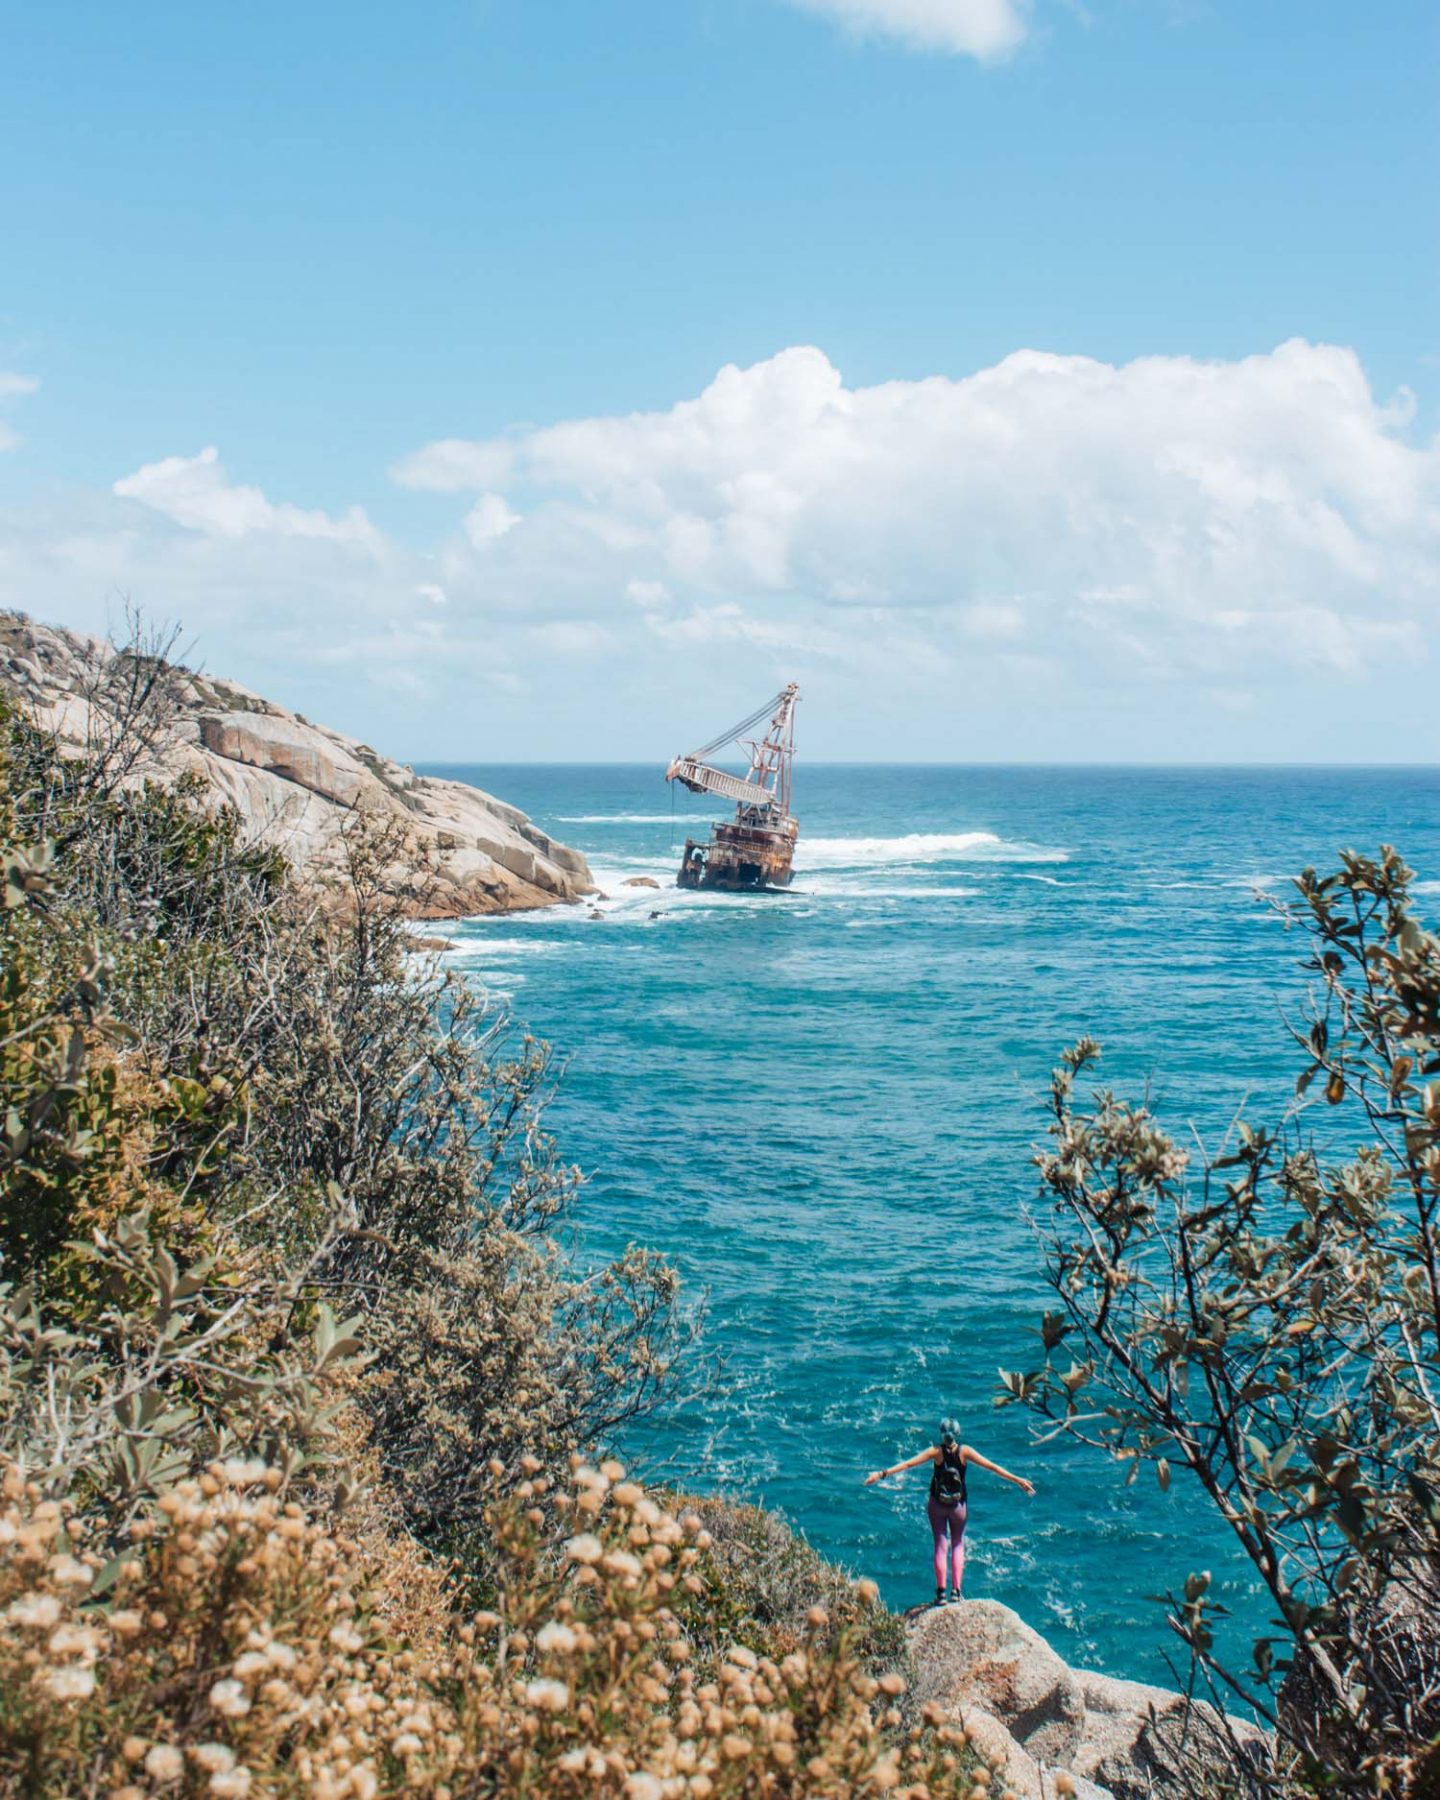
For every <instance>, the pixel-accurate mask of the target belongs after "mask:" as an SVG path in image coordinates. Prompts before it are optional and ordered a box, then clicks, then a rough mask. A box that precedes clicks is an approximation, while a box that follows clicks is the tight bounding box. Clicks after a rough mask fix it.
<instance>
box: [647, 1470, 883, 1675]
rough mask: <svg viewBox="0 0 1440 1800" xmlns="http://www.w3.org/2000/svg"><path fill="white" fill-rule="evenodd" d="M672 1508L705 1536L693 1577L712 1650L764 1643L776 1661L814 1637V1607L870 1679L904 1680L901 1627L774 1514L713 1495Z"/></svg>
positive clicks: (844, 1573)
mask: <svg viewBox="0 0 1440 1800" xmlns="http://www.w3.org/2000/svg"><path fill="white" fill-rule="evenodd" d="M674 1504H675V1505H677V1506H679V1507H681V1508H683V1509H684V1510H685V1511H686V1512H688V1513H692V1514H693V1515H694V1516H695V1517H696V1518H698V1519H699V1521H700V1523H701V1525H702V1527H703V1528H704V1530H705V1531H706V1532H707V1534H708V1536H709V1543H708V1545H707V1547H706V1552H705V1555H704V1557H703V1558H702V1559H701V1562H700V1564H699V1566H698V1567H697V1569H696V1573H697V1575H698V1576H699V1577H700V1579H701V1580H702V1581H703V1582H704V1583H705V1587H706V1592H707V1596H708V1598H707V1604H706V1608H705V1619H704V1629H705V1631H706V1632H707V1633H708V1634H709V1636H710V1638H711V1639H712V1640H713V1641H714V1642H715V1643H717V1644H718V1643H719V1642H721V1641H722V1640H725V1641H729V1640H733V1641H735V1642H737V1643H743V1644H751V1645H752V1646H753V1647H756V1648H758V1647H759V1646H760V1645H762V1644H763V1645H765V1646H766V1647H768V1649H769V1650H770V1652H771V1653H772V1654H775V1653H777V1652H778V1653H780V1654H783V1653H784V1652H785V1651H786V1650H788V1649H791V1648H795V1647H798V1646H799V1645H800V1644H801V1643H802V1642H803V1641H805V1640H806V1639H807V1638H809V1637H810V1636H811V1635H812V1634H813V1630H814V1627H813V1624H812V1623H811V1618H812V1615H813V1613H814V1611H815V1609H816V1608H817V1607H818V1608H820V1609H821V1610H822V1611H823V1612H824V1613H825V1615H826V1617H827V1618H828V1619H829V1620H830V1629H831V1630H844V1631H845V1632H846V1633H847V1635H848V1639H849V1642H850V1645H851V1647H852V1649H853V1650H854V1652H855V1654H856V1655H857V1656H858V1657H859V1658H860V1660H861V1661H862V1662H863V1664H864V1665H865V1667H866V1668H867V1669H868V1670H869V1671H870V1672H871V1673H872V1674H881V1673H885V1672H887V1671H890V1670H898V1671H899V1672H900V1673H901V1674H902V1675H908V1672H909V1656H908V1650H907V1645H906V1636H905V1626H904V1622H903V1621H902V1620H901V1619H900V1618H898V1617H897V1616H896V1615H895V1614H894V1613H892V1612H890V1611H889V1610H888V1609H887V1608H885V1607H883V1606H880V1605H877V1604H874V1603H869V1602H867V1601H866V1600H865V1599H864V1597H863V1596H862V1594H861V1592H860V1589H859V1587H858V1586H857V1585H856V1582H855V1581H854V1579H853V1578H852V1577H850V1576H849V1575H847V1574H846V1572H845V1571H844V1570H843V1569H840V1568H837V1567H836V1565H835V1564H834V1563H830V1562H827V1561H826V1560H825V1558H824V1557H823V1556H821V1555H820V1554H819V1552H818V1551H816V1550H815V1549H813V1548H812V1547H811V1546H810V1544H808V1543H807V1542H806V1540H805V1539H804V1538H803V1537H802V1536H801V1535H800V1534H799V1533H798V1532H796V1531H794V1530H792V1529H791V1527H790V1526H789V1525H788V1524H787V1523H786V1522H785V1520H784V1519H782V1518H780V1517H779V1516H778V1514H776V1513H773V1512H767V1511H766V1510H765V1509H764V1508H763V1507H759V1506H751V1505H749V1504H747V1503H745V1502H743V1501H736V1500H730V1499H726V1498H723V1497H721V1496H717V1495H710V1496H706V1497H704V1498H693V1497H686V1498H684V1499H678V1498H677V1499H676V1501H675V1502H674ZM867 1591H868V1590H867Z"/></svg>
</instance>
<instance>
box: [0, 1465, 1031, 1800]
mask: <svg viewBox="0 0 1440 1800" xmlns="http://www.w3.org/2000/svg"><path fill="white" fill-rule="evenodd" d="M532 1460H533V1459H532ZM278 1488H279V1476H278V1474H277V1472H276V1471H274V1470H270V1469H265V1468H263V1467H260V1466H258V1465H253V1464H230V1465H218V1464H217V1465H215V1466H214V1467H213V1468H212V1469H211V1470H210V1471H208V1472H207V1473H206V1474H205V1475H204V1476H202V1477H201V1478H200V1479H198V1480H191V1481H186V1482H183V1483H181V1484H180V1485H179V1486H178V1487H177V1488H176V1489H175V1490H174V1491H173V1492H172V1493H171V1494H169V1495H167V1496H166V1497H165V1499H164V1500H163V1501H162V1502H161V1506H160V1509H159V1512H158V1515H157V1517H156V1518H155V1520H154V1521H153V1522H149V1523H137V1524H136V1525H135V1526H134V1527H132V1532H131V1537H132V1544H131V1547H130V1549H129V1550H127V1551H126V1552H124V1553H123V1554H122V1556H121V1557H119V1558H117V1559H113V1560H111V1561H109V1562H108V1563H107V1562H106V1561H105V1560H104V1559H103V1557H102V1556H101V1554H100V1553H98V1552H95V1551H92V1550H91V1549H90V1548H89V1546H88V1534H87V1530H86V1526H85V1522H84V1521H83V1520H82V1519H80V1518H78V1517H76V1516H75V1514H74V1512H73V1510H72V1509H71V1508H70V1507H69V1506H68V1505H67V1503H65V1502H63V1501H62V1502H56V1501H52V1500H46V1499H44V1498H42V1497H41V1496H40V1492H39V1489H38V1488H36V1487H35V1486H34V1485H33V1484H27V1482H26V1481H25V1479H24V1476H23V1474H22V1472H21V1471H19V1470H18V1469H16V1468H15V1467H14V1466H13V1465H12V1466H11V1467H10V1468H9V1469H8V1470H7V1472H6V1474H5V1477H4V1488H3V1494H4V1502H3V1511H0V1792H4V1793H22V1792H24V1793H34V1794H61V1793H65V1794H68V1793H77V1792H84V1793H97V1794H99V1793H103V1794H107V1795H109V1796H110V1800H142V1797H143V1796H148V1795H166V1796H174V1797H176V1800H179V1797H180V1796H192V1795H201V1794H213V1795H216V1796H219V1797H221V1800H225V1797H226V1796H241V1797H243V1796H245V1795H247V1794H250V1793H254V1794H257V1795H259V1794H267V1795H269V1794H275V1795H289V1794H295V1795H300V1794H305V1795H309V1796H316V1797H318V1800H340V1797H341V1796H350V1795H353V1796H355V1797H356V1800H376V1797H377V1796H381V1795H391V1794H401V1793H408V1794H419V1795H423V1796H430V1797H431V1800H468V1797H474V1800H480V1797H482V1796H490V1795H497V1796H498V1795H518V1794H522V1793H523V1794H530V1795H543V1796H547V1797H550V1796H553V1797H554V1800H571V1797H573V1800H581V1797H582V1796H583V1797H588V1796H591V1795H602V1796H614V1797H615V1800H682V1797H684V1796H695V1797H696V1800H738V1797H739V1796H752V1795H753V1796H762V1795H774V1796H799V1795H807V1796H812V1795H813V1796H823V1795H835V1796H849V1795H857V1796H858V1795H876V1794H893V1795H896V1796H900V1797H906V1800H926V1797H933V1800H985V1797H986V1796H988V1794H989V1793H990V1791H991V1787H992V1782H991V1777H990V1771H988V1770H987V1769H985V1768H984V1767H983V1765H982V1764H981V1763H980V1762H979V1760H978V1758H976V1757H975V1755H974V1754H973V1752H972V1751H971V1750H970V1748H969V1746H968V1745H967V1744H966V1742H965V1738H964V1734H963V1732H962V1731H961V1730H960V1729H958V1728H957V1727H955V1726H954V1725H951V1724H947V1723H946V1722H945V1721H944V1720H943V1718H942V1717H941V1716H940V1715H939V1714H938V1713H937V1714H934V1715H933V1716H931V1717H929V1718H927V1719H926V1720H924V1721H922V1722H918V1723H916V1724H913V1725H911V1726H909V1727H908V1728H907V1727H906V1725H905V1723H904V1721H903V1718H902V1712H901V1701H902V1698H903V1690H904V1681H903V1678H902V1677H901V1676H899V1675H898V1674H896V1673H891V1674H889V1675H882V1676H880V1677H879V1678H878V1679H877V1678H876V1677H875V1676H873V1675H871V1674H869V1673H867V1672H866V1670H865V1669H864V1667H863V1665H862V1663H861V1661H860V1659H859V1657H858V1656H857V1654H856V1653H855V1650H854V1648H853V1647H852V1644H851V1642H850V1634H849V1632H848V1631H846V1630H843V1629H842V1630H839V1631H831V1630H830V1627H829V1620H828V1619H827V1617H826V1615H825V1614H824V1612H823V1611H822V1610H820V1609H818V1608H817V1609H816V1610H815V1613H814V1615H813V1616H812V1618H811V1619H810V1621H809V1625H810V1636H809V1639H808V1641H807V1642H805V1643H802V1644H801V1645H800V1646H798V1647H797V1648H794V1649H792V1650H790V1651H789V1652H788V1653H787V1654H785V1655H783V1656H781V1657H779V1658H778V1659H776V1658H773V1657H771V1656H768V1655H765V1654H760V1653H757V1652H756V1651H755V1650H753V1649H751V1648H749V1647H747V1646H743V1645H731V1646H730V1647H729V1648H728V1649H727V1650H726V1651H724V1652H723V1653H716V1654H707V1655H705V1656H703V1657H702V1656H700V1655H699V1654H697V1652H696V1650H695V1648H694V1646H695V1643H696V1641H697V1639H698V1638H699V1637H701V1636H702V1635H703V1633H702V1631H700V1630H697V1627H703V1624H704V1619H703V1609H704V1607H705V1605H706V1603H707V1601H706V1596H707V1584H706V1580H705V1577H704V1574H703V1569H704V1563H705V1558H706V1555H707V1551H708V1549H709V1547H710V1545H709V1534H708V1533H707V1532H706V1531H705V1529H704V1527H703V1526H702V1525H701V1524H700V1521H699V1519H698V1518H697V1517H695V1516H694V1515H686V1516H683V1517H677V1516H676V1514H675V1513H673V1512H670V1511H666V1510H665V1509H663V1508H662V1507H661V1506H660V1505H658V1504H657V1503H656V1501H655V1500H654V1499H653V1498H651V1497H650V1496H649V1495H647V1494H646V1493H645V1492H644V1490H643V1489H642V1488H640V1487H639V1486H638V1485H637V1484H635V1483H633V1482H628V1481H626V1480H625V1479H624V1471H623V1470H622V1469H621V1468H620V1467H619V1466H618V1465H616V1464H605V1465H602V1466H601V1467H600V1468H598V1469H595V1468H591V1467H588V1466H586V1465H585V1464H583V1463H580V1462H578V1460H577V1462H576V1465H575V1467H574V1468H573V1470H572V1478H571V1480H570V1481H569V1482H568V1483H566V1484H565V1485H564V1487H563V1488H562V1489H561V1490H560V1491H558V1492H557V1491H554V1490H552V1488H551V1485H550V1482H549V1481H548V1479H547V1477H546V1476H545V1475H544V1474H543V1473H542V1472H541V1469H540V1465H539V1463H538V1462H536V1463H535V1465H534V1468H533V1470H531V1471H530V1473H529V1475H528V1478H527V1479H525V1480H522V1481H521V1482H520V1484H519V1485H518V1487H517V1488H516V1489H515V1490H514V1492H513V1493H512V1494H511V1495H510V1496H509V1497H507V1499H506V1500H505V1501H504V1502H502V1503H501V1504H500V1505H499V1506H498V1507H497V1508H496V1509H495V1511H494V1512H493V1514H492V1530H493V1534H494V1549H495V1558H494V1566H495V1569H496V1572H497V1586H496V1591H495V1597H494V1602H493V1605H492V1607H491V1608H489V1609H488V1610H486V1611H483V1612H480V1613H477V1614H474V1615H473V1616H471V1617H469V1618H459V1617H457V1618H456V1619H454V1621H453V1623H452V1625H451V1627H450V1629H449V1631H448V1632H447V1633H446V1634H444V1635H443V1636H436V1635H432V1636H431V1637H430V1638H429V1639H428V1640H427V1641H425V1642H422V1643H420V1644H418V1645H417V1644H416V1643H413V1642H410V1641H407V1640H406V1639H404V1638H396V1637H393V1636H389V1635H387V1634H386V1631H385V1628H384V1624H383V1621H382V1619H381V1617H380V1615H379V1614H378V1613H377V1611H376V1610H375V1608H374V1605H373V1595H372V1593H371V1591H370V1579H371V1577H373V1576H374V1575H375V1573H376V1570H375V1569H374V1567H373V1566H372V1565H371V1564H370V1563H369V1559H368V1558H367V1557H366V1556H365V1555H364V1554H362V1553H361V1551H360V1547H359V1546H358V1545H357V1544H356V1543H355V1542H354V1541H352V1540H349V1539H346V1538H344V1537H342V1536H340V1535H338V1534H337V1533H336V1532H335V1530H334V1529H333V1528H332V1527H331V1526H330V1525H328V1524H326V1523H323V1522H321V1521H318V1520H316V1519H315V1518H313V1517H309V1516H307V1515H306V1513H305V1512H304V1510H303V1509H302V1508H301V1506H300V1505H299V1504H298V1503H296V1502H293V1501H291V1502H287V1501H285V1500H284V1498H283V1495H282V1494H281V1493H280V1492H278V1491H277V1489H278ZM557 1519H558V1520H559V1521H560V1523H561V1527H562V1532H563V1533H564V1535H563V1537H562V1538H561V1539H559V1540H558V1541H557V1538H556V1535H555V1531H554V1524H555V1521H556V1520H557ZM858 1600H859V1602H860V1604H861V1605H863V1606H873V1605H874V1604H875V1593H874V1589H873V1586H872V1585H871V1584H861V1592H860V1593H859V1595H858ZM993 1785H994V1786H998V1783H996V1784H993Z"/></svg>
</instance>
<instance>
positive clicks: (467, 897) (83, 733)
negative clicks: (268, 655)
mask: <svg viewBox="0 0 1440 1800" xmlns="http://www.w3.org/2000/svg"><path fill="white" fill-rule="evenodd" d="M127 657H132V653H131V652H130V651H126V650H117V649H116V648H115V647H114V646H113V645H111V644H108V643H105V642H103V641H101V640H100V639H98V638H93V637H87V636H84V635H83V634H81V633H79V632H74V631H66V630H63V629H60V628H58V627H53V626H48V625H40V624H37V623H35V621H34V620H32V619H30V618H29V617H27V616H26V615H25V614H24V613H16V612H0V695H3V696H4V697H6V698H8V699H10V700H11V701H12V702H13V703H17V704H19V705H20V706H22V707H24V708H25V709H26V711H27V712H28V713H29V714H30V715H31V716H32V717H33V718H34V719H35V720H36V722H37V723H38V724H39V725H41V726H42V727H43V728H44V729H46V730H48V731H51V732H53V733H54V734H55V735H56V737H57V738H58V739H59V740H60V742H61V744H62V746H65V747H73V748H74V749H75V750H76V751H77V752H79V751H82V750H85V749H87V748H93V747H94V746H95V745H97V744H103V743H105V742H106V741H108V739H110V738H111V737H113V735H114V733H115V731H116V728H117V725H118V724H119V720H120V715H121V713H122V711H123V710H124V708H125V707H126V706H127V705H129V704H131V703H132V697H133V695H134V693H135V682H134V680H133V679H132V676H131V671H130V667H129V665H128V664H127V663H126V661H125V659H126V658H127ZM132 660H133V658H132ZM185 775H193V776H197V777H199V779H200V781H201V782H202V783H203V784H204V792H205V794H206V796H207V798H208V799H209V801H211V802H212V803H213V804H214V805H216V806H217V807H218V806H229V807H233V808H234V810H235V812H236V814H237V815H238V817H239V819H240V821H241V828H242V831H243V832H244V834H245V835H246V836H247V837H248V838H250V839H251V840H253V841H255V842H260V843H264V844H268V845H272V846H274V847H275V848H276V849H278V850H280V851H281V852H282V853H283V854H284V856H285V857H286V859H287V860H288V861H289V863H290V864H291V866H292V867H293V869H294V870H295V872H296V874H297V875H298V876H299V878H300V879H301V880H302V881H305V882H308V883H310V884H312V885H314V886H316V887H317V888H318V889H320V890H322V891H323V890H327V889H328V890H330V891H332V892H334V893H336V894H337V895H338V894H340V893H342V892H343V886H344V878H345V868H346V854H345V844H344V835H345V833H346V831H347V829H349V828H351V827H352V826H353V825H354V824H355V822H356V821H357V819H358V818H360V817H362V816H363V817H364V818H365V819H367V820H368V821H369V822H370V823H371V824H372V825H373V826H378V827H380V828H381V829H382V830H383V831H384V833H385V841H386V843H387V847H388V850H389V859H390V860H389V865H388V867H387V871H386V882H387V885H388V886H389V887H390V888H391V889H392V891H393V892H394V893H395V894H396V895H397V897H399V898H400V900H401V901H402V903H403V904H404V906H405V908H406V910H407V912H409V913H410V915H411V916H412V917H414V918H417V919H452V918H462V917H465V916H466V915H470V914H477V913H503V912H518V911H522V910H525V909H529V908H533V907H540V906H553V905H555V904H557V903H564V902H569V901H574V900H576V899H578V898H579V897H580V896H581V895H582V894H588V893H590V892H591V891H592V890H593V883H592V882H591V879H590V870H589V867H588V866H587V864H586V861H585V858H584V857H583V856H582V855H581V854H580V852H579V851H578V850H571V849H569V848H568V847H567V846H566V845H564V844H559V843H556V842H555V840H554V839H553V838H551V837H549V836H547V835H546V833H545V832H543V831H541V830H540V829H539V828H538V827H537V826H535V825H533V824H531V822H530V820H529V819H528V818H526V816H525V814H524V813H522V812H520V811H518V810H517V809H516V808H515V807H513V806H507V805H506V804H505V803H504V801H502V800H497V799H496V798H495V797H494V796H493V795H491V794H487V793H484V792H482V791H481V790H480V789H479V788H475V787H470V786H468V785H467V784H466V783H465V782H463V781H444V780H439V779H437V778H436V777H434V776H428V775H417V774H416V773H415V771H414V770H413V769H411V768H409V767H407V766H406V765H404V764H402V763H397V762H393V761H391V759H390V758H389V757H387V756H382V755H381V754H380V753H379V752H378V751H376V750H373V749H372V748H371V747H370V746H369V745H368V744H362V743H360V742H359V741H358V740H357V739H355V738H351V737H346V736H345V735H344V734H343V733H342V732H338V731H331V730H330V729H328V727H326V726H323V725H313V724H311V722H310V721H309V720H308V719H306V718H303V717H302V716H301V715H300V714H299V713H293V712H289V711H287V710H286V709H285V708H284V707H283V706H277V705H276V704H275V703H274V702H273V701H270V700H265V699H262V698H261V696H260V695H258V694H254V693H251V691H250V690H249V689H248V688H245V687H242V686H240V684H239V683H238V682H233V681H226V680H222V679H221V678H220V677H218V676H214V675H209V674H199V673H196V672H195V671H193V670H189V669H185V668H181V667H179V666H178V665H165V666H164V668H163V677H162V680H161V683H160V686H159V691H157V692H156V693H155V694H154V695H152V699H151V701H150V702H149V703H148V714H147V723H146V733H145V754H144V755H143V756H142V757H141V758H140V759H139V760H138V761H137V762H136V763H135V764H134V766H133V768H131V769H130V770H129V772H128V774H127V777H126V778H127V779H128V780H133V781H143V780H146V779H150V780H158V781H163V782H173V781H176V780H178V779H179V778H180V777H182V776H185Z"/></svg>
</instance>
